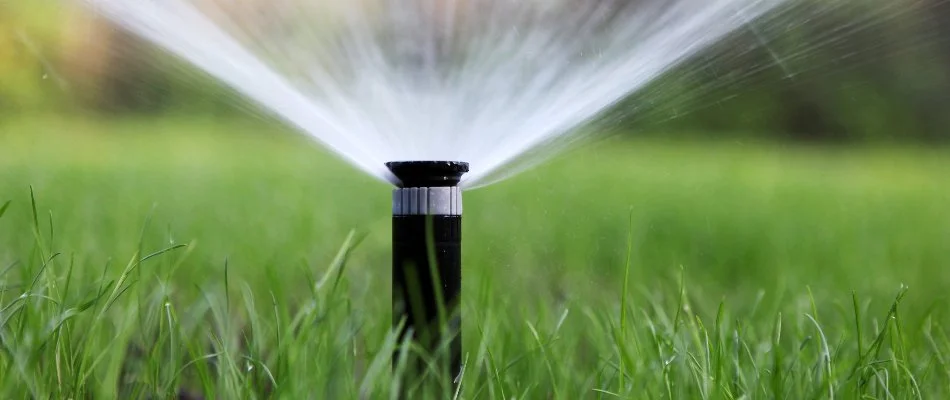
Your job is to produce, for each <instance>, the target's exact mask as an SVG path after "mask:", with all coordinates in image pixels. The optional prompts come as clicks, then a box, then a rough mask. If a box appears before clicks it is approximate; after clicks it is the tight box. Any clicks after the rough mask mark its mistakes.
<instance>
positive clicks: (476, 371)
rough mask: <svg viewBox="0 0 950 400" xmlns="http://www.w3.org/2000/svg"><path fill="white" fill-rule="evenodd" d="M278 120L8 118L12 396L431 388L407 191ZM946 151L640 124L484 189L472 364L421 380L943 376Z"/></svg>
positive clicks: (693, 387) (470, 313) (470, 384)
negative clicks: (397, 229)
mask: <svg viewBox="0 0 950 400" xmlns="http://www.w3.org/2000/svg"><path fill="white" fill-rule="evenodd" d="M285 133H286V132H282V131H278V130H276V129H274V128H273V127H271V126H266V125H263V124H253V123H245V122H235V121H212V120H205V121H202V120H184V119H173V118H168V119H163V120H135V119H132V120H115V121H109V122H104V121H96V120H57V119H47V120H41V119H37V118H33V119H20V120H12V121H5V122H3V123H0V210H2V211H0V398H73V399H79V398H175V397H176V396H177V397H179V398H199V397H201V398H208V399H211V398H222V399H224V398H290V399H297V398H327V399H337V398H396V397H395V396H394V395H393V394H394V393H396V392H398V391H399V390H403V389H405V388H407V387H409V388H410V390H413V389H412V388H413V386H412V382H404V381H402V380H401V379H399V377H398V376H397V377H395V378H394V376H393V374H392V373H391V361H390V358H389V357H390V354H392V352H393V351H394V350H395V349H397V348H398V346H397V343H396V341H395V339H394V338H393V337H392V335H391V334H390V315H389V302H390V297H389V247H388V246H389V244H388V239H389V236H388V234H389V231H388V229H389V219H388V204H389V189H388V188H387V187H386V185H384V184H381V183H377V182H374V181H372V180H371V179H369V178H366V177H363V176H360V175H358V174H356V173H355V172H353V171H352V170H351V169H349V168H348V167H347V166H345V165H343V164H341V163H340V162H338V161H335V160H334V159H332V158H329V157H328V156H326V155H325V154H324V153H322V152H321V151H319V150H318V149H316V148H315V147H313V146H312V145H309V144H308V143H307V142H306V141H305V140H303V139H301V138H299V137H296V136H293V135H289V134H285ZM946 156H947V153H946V151H945V150H940V149H880V148H878V149H875V148H816V147H807V146H782V145H776V144H757V143H722V142H716V141H709V142H676V141H672V140H670V141H662V140H657V139H653V140H627V141H623V142H619V141H615V142H611V143H607V144H605V145H600V146H595V147H593V148H590V149H587V150H583V151H578V152H575V153H571V154H569V155H567V156H565V157H563V158H561V159H559V160H557V161H556V162H553V163H551V164H547V165H546V166H545V167H544V168H541V169H536V170H534V171H531V172H528V173H525V174H523V175H520V176H518V177H516V178H514V179H511V180H509V181H506V182H503V183H500V184H498V185H495V186H491V187H488V188H484V189H480V190H476V191H472V192H469V193H467V194H466V210H467V215H466V219H465V228H464V229H465V232H464V235H465V248H464V264H465V280H464V283H463V293H464V295H463V313H464V318H465V319H464V326H463V332H464V341H465V355H464V356H463V357H464V358H465V360H466V369H465V373H464V377H463V378H462V385H461V388H460V390H459V392H458V393H457V394H456V393H454V392H453V391H452V389H451V388H441V389H440V390H437V391H435V392H426V393H422V392H416V393H415V394H414V396H412V398H425V397H432V398H446V397H449V398H451V397H458V398H466V399H476V398H477V399H481V398H485V399H512V398H517V399H522V398H526V399H533V398H562V399H582V398H583V399H588V398H590V399H600V398H602V399H613V398H677V399H679V398H702V399H740V398H787V399H810V398H849V399H850V398H854V399H863V398H882V399H897V398H944V397H947V396H950V365H948V364H947V362H948V361H950V360H948V357H950V337H948V334H947V329H946V328H947V326H948V325H950V319H948V315H947V311H946V310H947V305H948V299H947V293H946V285H947V282H950V268H948V266H950V265H948V264H950V248H948V247H947V243H950V211H947V204H950V186H947V185H946V177H947V176H950V161H948V160H950V159H948V158H947V157H946ZM8 200H9V202H7V201H8ZM401 351H410V350H408V349H405V348H403V350H401ZM397 375H398V374H397ZM420 390H422V389H420ZM426 390H427V389H426Z"/></svg>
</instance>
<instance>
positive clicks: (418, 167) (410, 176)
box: [386, 161, 468, 378]
mask: <svg viewBox="0 0 950 400" xmlns="http://www.w3.org/2000/svg"><path fill="white" fill-rule="evenodd" d="M386 166H387V167H388V168H389V170H390V171H392V173H393V174H394V175H396V178H398V179H399V181H400V183H399V185H398V187H397V188H396V189H394V190H393V225H392V229H393V231H392V234H393V236H392V241H393V242H392V243H393V263H392V271H393V291H392V294H393V327H394V328H398V326H399V321H401V320H405V321H406V326H405V327H403V328H402V330H400V331H399V338H400V341H402V338H403V337H405V335H408V334H410V332H411V335H412V336H413V340H415V341H417V342H418V343H419V344H420V345H421V347H422V348H423V349H426V350H427V352H429V353H430V355H432V356H435V355H440V357H439V358H441V359H443V360H445V362H446V363H447V364H448V365H447V366H448V367H449V372H450V373H451V377H453V378H454V377H457V376H458V374H459V373H460V372H461V365H462V364H461V360H462V356H461V355H462V338H461V332H460V327H461V314H460V310H459V302H460V295H461V291H462V189H461V188H459V187H458V184H459V182H460V181H461V180H462V174H464V173H466V172H468V163H464V162H457V161H396V162H389V163H386ZM440 310H444V311H446V312H447V315H440ZM444 317H448V319H447V320H443V319H442V318H444ZM443 341H448V342H450V344H449V346H448V351H447V354H440V353H446V352H445V351H444V350H442V348H443V346H442V343H443ZM396 360H397V358H396V357H394V358H393V362H394V363H395V362H396ZM394 365H395V364H394ZM419 365H420V368H421V369H420V371H424V370H425V368H424V363H423V364H419Z"/></svg>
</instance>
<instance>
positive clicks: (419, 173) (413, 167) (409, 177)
mask: <svg viewBox="0 0 950 400" xmlns="http://www.w3.org/2000/svg"><path fill="white" fill-rule="evenodd" d="M386 167H388V168H389V170H390V171H392V173H393V175H396V178H399V181H400V182H401V183H400V184H399V187H404V188H412V187H452V186H458V184H459V181H461V180H462V175H463V174H465V173H466V172H468V163H466V162H459V161H394V162H388V163H386Z"/></svg>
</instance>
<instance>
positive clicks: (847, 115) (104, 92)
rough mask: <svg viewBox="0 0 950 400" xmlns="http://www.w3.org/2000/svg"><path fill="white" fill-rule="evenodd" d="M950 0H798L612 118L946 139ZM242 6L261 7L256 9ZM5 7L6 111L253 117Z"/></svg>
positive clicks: (21, 6)
mask: <svg viewBox="0 0 950 400" xmlns="http://www.w3.org/2000/svg"><path fill="white" fill-rule="evenodd" d="M945 3H946V2H945V1H943V0H893V1H882V0H868V1H862V2H849V1H830V2H829V1H817V0H806V1H803V2H796V3H794V4H795V7H794V9H793V10H790V12H785V14H787V16H786V17H781V16H780V17H775V18H770V19H768V20H767V25H761V24H757V23H752V24H750V26H749V27H747V28H745V29H742V30H741V31H740V32H738V33H737V34H735V35H733V36H732V37H731V38H730V39H729V40H727V41H725V42H724V43H722V44H721V45H720V46H717V47H716V48H713V49H710V50H709V51H707V52H706V54H704V55H701V56H700V57H697V58H696V59H695V60H694V61H693V62H691V63H687V64H686V65H685V66H683V67H681V68H679V69H678V70H676V71H673V72H672V73H670V74H668V75H667V76H666V77H665V78H664V79H662V80H660V81H658V82H656V83H655V84H654V85H653V87H652V88H650V89H648V90H645V91H643V92H641V93H640V94H638V95H635V96H632V97H631V98H630V99H629V101H628V102H627V103H626V104H621V105H619V106H618V107H617V109H616V110H615V113H616V114H618V115H621V116H623V118H622V119H621V121H620V122H619V123H618V121H617V120H616V119H612V120H611V127H614V128H616V127H620V128H622V129H623V130H625V131H626V132H629V133H630V134H636V135H638V136H642V135H649V134H658V133H663V134H669V133H670V131H692V132H703V136H706V137H708V136H711V135H709V134H708V133H709V132H713V131H714V132H715V136H716V137H719V138H732V137H736V136H744V137H747V136H755V137H766V138H779V139H783V140H784V139H791V140H809V141H812V140H821V141H835V142H841V141H845V142H852V143H853V142H868V141H887V142H904V143H910V142H938V141H945V140H947V138H948V133H947V129H946V127H947V126H948V124H950V120H948V118H950V116H948V115H947V113H946V112H945V111H946V110H947V105H948V96H950V94H948V93H950V76H948V74H950V72H948V70H950V44H948V43H950V42H948V40H950V39H948V38H950V28H948V27H947V25H948V24H947V20H948V18H950V6H948V5H947V4H945ZM246 9H247V10H248V11H247V13H248V14H249V15H253V14H252V13H253V12H254V7H253V6H247V7H246ZM0 10H2V13H0V49H2V50H0V51H2V53H0V113H2V115H3V116H5V117H7V118H9V117H11V116H23V115H28V114H41V115H49V114H61V115H62V114H74V115H75V114H79V115H89V114H94V115H100V116H103V117H105V116H124V115H143V116H154V115H167V114H174V113H184V114H191V115H194V114H205V115H217V116H225V115H228V116H233V115H241V116H243V115H245V114H246V113H245V111H246V110H243V109H240V108H239V107H235V103H236V101H235V100H234V98H233V97H231V96H222V95H221V94H223V93H227V91H226V89H224V88H222V87H220V86H219V85H218V84H217V83H216V82H215V81H214V80H212V79H203V77H196V76H195V75H196V74H195V73H189V74H183V73H182V71H183V69H186V70H187V69H188V67H185V66H183V65H181V64H180V63H179V62H178V61H177V60H174V59H170V58H169V57H167V56H166V55H165V54H164V53H163V52H161V51H158V50H156V49H155V48H154V47H152V46H149V45H146V44H144V43H142V42H141V41H140V40H139V39H137V38H135V37H132V36H130V35H129V34H127V33H125V32H124V31H120V30H117V29H115V28H114V27H113V26H111V25H110V24H109V23H108V22H107V21H104V20H102V19H99V18H96V17H94V16H91V15H89V14H88V13H84V12H81V11H80V10H78V9H76V8H75V7H66V6H64V4H62V3H60V2H56V1H37V2H28V1H13V2H9V1H8V2H4V3H3V4H0ZM781 14H782V13H779V15H781ZM261 15H263V14H261ZM633 110H635V111H636V112H631V111H633ZM635 128H650V129H635Z"/></svg>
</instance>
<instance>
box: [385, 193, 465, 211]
mask: <svg viewBox="0 0 950 400" xmlns="http://www.w3.org/2000/svg"><path fill="white" fill-rule="evenodd" d="M393 215H462V189H460V188H459V187H458V186H451V187H412V188H398V189H395V190H393Z"/></svg>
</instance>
